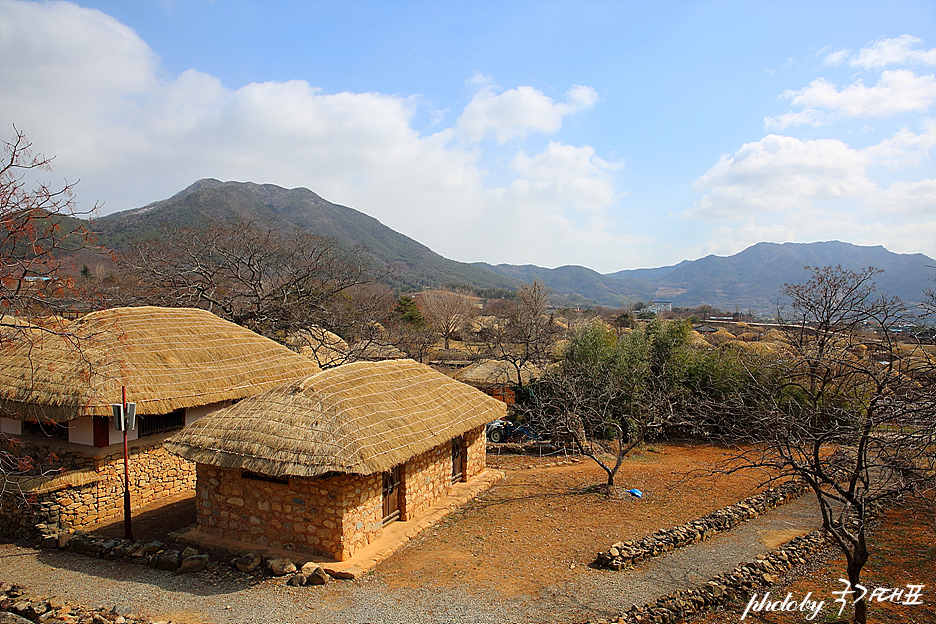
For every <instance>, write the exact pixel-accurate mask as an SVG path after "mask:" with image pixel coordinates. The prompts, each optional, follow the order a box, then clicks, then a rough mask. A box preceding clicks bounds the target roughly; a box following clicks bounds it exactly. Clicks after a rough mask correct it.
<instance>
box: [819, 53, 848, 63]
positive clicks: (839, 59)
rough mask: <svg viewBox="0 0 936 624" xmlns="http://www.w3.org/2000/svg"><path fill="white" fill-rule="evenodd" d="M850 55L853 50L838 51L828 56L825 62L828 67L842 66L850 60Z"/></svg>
mask: <svg viewBox="0 0 936 624" xmlns="http://www.w3.org/2000/svg"><path fill="white" fill-rule="evenodd" d="M849 54H851V50H838V51H837V52H832V53H831V54H829V55H827V56H826V57H825V59H824V62H825V64H826V65H841V64H842V63H844V62H845V61H846V60H848V55H849Z"/></svg>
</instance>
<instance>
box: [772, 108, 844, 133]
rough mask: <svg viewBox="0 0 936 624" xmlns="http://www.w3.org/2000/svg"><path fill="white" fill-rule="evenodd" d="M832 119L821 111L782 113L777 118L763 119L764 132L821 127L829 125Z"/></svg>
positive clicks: (809, 110) (810, 109) (808, 110)
mask: <svg viewBox="0 0 936 624" xmlns="http://www.w3.org/2000/svg"><path fill="white" fill-rule="evenodd" d="M831 121H832V118H831V117H830V116H829V115H827V114H826V113H823V112H821V111H817V110H815V109H812V108H807V109H806V110H804V111H800V112H798V113H784V114H782V115H779V116H777V117H765V118H764V129H765V130H783V129H784V128H787V127H789V126H803V125H809V126H823V125H825V124H827V123H830V122H831Z"/></svg>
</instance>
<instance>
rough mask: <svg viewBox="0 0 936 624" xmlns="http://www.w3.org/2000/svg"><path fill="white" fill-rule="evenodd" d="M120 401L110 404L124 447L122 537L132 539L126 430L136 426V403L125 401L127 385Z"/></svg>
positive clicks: (121, 390) (122, 388)
mask: <svg viewBox="0 0 936 624" xmlns="http://www.w3.org/2000/svg"><path fill="white" fill-rule="evenodd" d="M120 398H121V403H120V404H116V403H112V404H111V410H112V411H113V413H114V424H115V425H116V426H117V429H118V430H119V431H122V432H123V449H124V537H125V538H126V539H128V540H132V539H133V531H132V530H131V528H130V455H129V452H128V450H127V431H129V430H132V429H135V428H136V403H127V387H126V386H121V387H120Z"/></svg>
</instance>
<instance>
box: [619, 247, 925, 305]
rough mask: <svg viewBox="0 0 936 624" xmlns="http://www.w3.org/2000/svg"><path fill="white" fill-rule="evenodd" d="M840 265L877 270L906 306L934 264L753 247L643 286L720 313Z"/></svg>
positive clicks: (859, 250)
mask: <svg viewBox="0 0 936 624" xmlns="http://www.w3.org/2000/svg"><path fill="white" fill-rule="evenodd" d="M838 264H841V265H842V266H843V267H844V268H846V269H850V270H853V271H857V270H860V269H865V268H868V267H875V268H877V269H882V270H883V271H884V273H882V274H881V275H879V276H877V278H876V279H875V281H876V282H877V285H878V287H879V288H880V290H882V291H884V292H887V293H889V294H891V295H896V296H898V297H901V298H903V299H906V300H908V301H919V300H920V297H921V295H922V294H923V289H924V288H925V287H926V286H927V284H928V283H929V284H930V285H932V283H931V281H930V280H932V279H933V276H934V275H936V272H934V270H933V269H932V268H931V267H933V266H934V265H936V261H934V260H933V259H932V258H930V257H928V256H925V255H923V254H896V253H893V252H890V251H888V250H887V249H885V248H884V247H881V246H880V245H879V246H876V247H862V246H859V245H852V244H850V243H842V242H839V241H829V242H819V243H758V244H756V245H753V246H751V247H748V248H747V249H745V250H744V251H741V252H739V253H737V254H735V255H733V256H727V257H723V256H714V255H711V256H706V257H704V258H700V259H698V260H692V261H684V262H680V263H679V264H677V265H674V266H671V267H661V268H659V269H652V271H654V272H656V273H655V276H654V277H652V278H651V279H650V280H648V281H649V283H650V284H651V285H653V286H656V290H655V291H654V292H653V295H652V296H653V298H654V299H658V300H667V301H672V302H673V303H674V304H675V305H679V306H685V307H689V306H693V307H694V306H697V305H700V304H710V305H714V306H717V307H719V308H721V309H723V310H724V309H728V310H731V309H734V306H738V307H740V308H741V309H743V310H746V309H748V308H754V309H759V310H770V309H772V308H773V307H774V306H775V304H776V301H777V298H778V296H779V293H780V290H781V289H782V288H783V285H784V284H796V283H801V282H804V281H806V280H807V279H809V275H810V274H809V272H808V271H807V270H806V269H805V268H804V267H806V266H811V267H822V266H830V265H838ZM649 275H654V274H653V273H650V274H648V273H647V272H646V270H645V269H638V270H636V271H618V272H617V273H612V274H610V275H608V276H607V277H610V278H612V279H619V280H622V281H624V282H625V283H630V280H634V279H639V278H646V277H648V276H649Z"/></svg>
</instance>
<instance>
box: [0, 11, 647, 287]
mask: <svg viewBox="0 0 936 624" xmlns="http://www.w3.org/2000/svg"><path fill="white" fill-rule="evenodd" d="M0 28H2V37H0V40H2V46H3V47H2V48H0V58H3V59H9V58H16V59H17V62H16V63H0V72H2V74H0V84H2V85H3V89H2V90H0V128H7V133H8V132H10V131H11V130H12V128H11V124H12V123H16V124H17V127H18V128H20V129H21V130H23V131H24V132H26V134H27V136H28V137H29V138H30V139H31V140H32V141H33V143H34V144H35V145H36V146H37V148H40V149H41V150H42V151H44V152H46V153H49V154H58V157H57V159H56V169H55V175H56V176H61V177H66V178H68V179H70V180H75V179H78V178H80V179H81V184H80V185H79V189H78V191H79V196H80V198H83V199H85V200H87V202H88V203H89V204H92V203H94V201H95V200H97V199H101V200H103V201H105V202H106V207H105V210H106V212H112V211H115V210H123V209H127V208H134V207H138V206H141V205H144V204H146V203H148V202H150V201H154V200H157V199H162V198H165V197H169V196H170V195H172V194H173V193H175V192H177V191H179V190H180V189H182V188H184V187H186V186H188V185H189V184H191V183H192V182H194V181H195V180H197V179H199V178H202V177H214V178H219V179H222V180H251V181H255V182H263V183H272V184H278V185H281V186H284V187H297V186H303V187H306V188H310V189H312V190H313V191H315V192H317V193H319V194H320V195H322V196H323V197H325V198H327V199H329V200H331V201H335V202H338V203H341V204H344V205H349V206H352V207H354V208H356V209H358V210H362V211H364V212H366V213H367V214H370V215H372V216H374V217H376V218H378V219H380V220H381V221H382V222H384V223H385V224H387V225H389V226H390V227H393V228H394V229H396V230H398V231H400V232H403V233H405V234H406V235H408V236H411V237H413V238H415V239H416V240H419V241H420V242H422V243H424V244H427V245H429V246H430V247H432V248H433V249H435V250H437V251H439V252H440V253H442V254H443V255H446V256H447V257H451V258H456V259H459V260H487V261H495V262H508V261H509V262H529V261H531V259H533V258H535V259H536V261H538V262H544V263H545V262H550V263H553V265H558V264H568V263H583V264H589V265H590V266H604V267H608V268H609V270H616V269H617V268H620V266H619V265H618V264H617V263H618V262H619V258H620V251H619V250H620V249H621V247H622V246H624V245H625V244H631V243H633V241H635V240H641V237H639V236H629V237H620V236H617V235H613V234H609V233H607V232H606V231H604V229H603V228H605V226H606V225H607V224H608V223H609V221H610V218H609V217H608V214H609V210H610V207H611V205H612V204H613V202H614V200H615V198H616V196H617V191H616V189H615V180H614V177H613V172H614V171H615V170H616V169H618V168H620V167H621V166H622V165H620V164H619V163H611V162H607V161H605V160H603V159H601V158H599V157H598V156H597V155H596V154H595V150H594V148H592V147H590V146H588V145H582V146H579V147H574V146H570V145H566V144H563V143H562V142H558V141H553V142H551V143H550V144H549V146H548V147H547V148H546V149H544V150H543V151H542V152H541V153H534V154H532V155H528V152H527V151H524V149H523V145H522V144H521V145H517V146H516V147H515V148H513V149H512V150H511V152H510V154H508V155H507V156H506V157H504V156H503V155H501V154H497V155H496V157H497V158H500V159H501V160H502V161H509V162H510V168H509V169H506V170H505V173H506V174H507V180H506V181H504V182H503V183H502V186H499V187H498V188H489V185H486V184H485V181H486V172H485V170H484V168H483V167H482V165H481V164H479V163H480V161H481V160H482V159H484V158H485V157H486V156H487V155H488V154H487V152H485V151H483V150H482V149H481V148H480V147H477V146H472V145H471V144H470V143H469V144H465V143H463V142H462V141H460V140H459V139H467V140H468V141H472V142H473V141H477V140H480V138H482V137H483V136H484V135H485V134H487V133H489V132H490V133H492V134H493V136H494V138H495V139H496V140H497V141H498V142H500V143H503V142H505V141H508V140H511V139H522V138H523V137H524V136H525V135H526V134H527V133H530V132H539V133H553V132H555V131H557V130H558V129H559V128H560V127H561V124H562V120H563V118H564V117H565V116H567V115H570V114H573V113H576V112H579V111H583V110H586V109H588V108H590V107H592V106H594V105H595V103H596V102H597V99H598V98H597V95H596V93H595V91H594V90H593V89H591V88H590V87H584V86H574V87H573V88H571V89H570V90H569V91H568V92H567V93H566V97H565V101H564V102H555V101H553V100H552V99H551V98H549V97H547V96H546V95H544V94H543V93H542V92H541V91H539V90H537V89H535V88H533V87H530V86H518V87H516V88H513V89H508V90H499V89H497V90H495V87H492V86H490V85H488V86H484V85H483V84H482V85H480V86H481V88H480V90H479V91H478V92H477V94H476V95H475V97H474V98H473V99H472V100H471V102H470V103H469V104H468V105H467V106H466V107H465V110H464V112H463V114H462V115H461V117H460V118H459V120H458V122H457V124H456V125H455V126H453V127H450V128H442V129H440V130H439V131H437V132H435V133H434V134H428V135H426V134H421V133H420V132H418V131H417V130H415V129H414V127H413V117H414V114H415V112H416V110H417V108H418V107H419V106H420V105H423V100H422V99H421V97H420V96H418V95H414V96H411V97H400V96H395V95H386V94H381V93H348V92H343V93H331V94H329V93H324V92H322V91H321V90H320V89H318V88H316V87H314V86H313V85H310V84H309V83H307V82H305V81H302V80H292V81H286V82H264V83H252V84H247V85H244V86H241V87H240V88H234V89H232V88H230V87H228V86H225V85H224V84H223V83H222V82H221V81H220V80H218V79H217V78H216V77H214V76H211V75H209V74H206V73H203V72H200V71H198V70H197V69H191V70H188V71H186V72H183V73H182V74H181V75H178V76H169V75H167V74H166V73H165V71H164V70H163V68H162V67H161V66H160V63H159V59H158V57H157V56H156V54H155V53H154V52H153V51H152V50H151V49H150V48H149V47H148V46H147V44H146V43H145V42H143V41H142V40H141V39H140V38H139V37H138V36H137V34H136V33H135V32H134V31H133V30H132V29H130V28H127V27H126V26H124V25H123V24H121V23H119V22H118V21H116V20H114V19H113V18H111V17H109V16H107V15H105V14H103V13H101V12H99V11H96V10H91V9H85V8H81V7H77V6H75V5H73V4H69V3H43V4H40V3H32V2H28V3H24V2H9V1H7V2H4V3H3V4H2V10H0ZM485 149H487V148H485ZM492 149H501V148H496V147H493V146H492ZM598 243H600V244H598Z"/></svg>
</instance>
